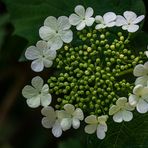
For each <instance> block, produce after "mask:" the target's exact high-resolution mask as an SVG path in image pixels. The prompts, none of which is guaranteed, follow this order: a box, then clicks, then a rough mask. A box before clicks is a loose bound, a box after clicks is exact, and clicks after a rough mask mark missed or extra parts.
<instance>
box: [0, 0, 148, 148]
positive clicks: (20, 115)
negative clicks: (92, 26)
mask: <svg viewBox="0 0 148 148" xmlns="http://www.w3.org/2000/svg"><path fill="white" fill-rule="evenodd" d="M6 1H7V2H6V3H5V0H3V1H0V148H57V147H59V148H69V147H71V148H73V147H77V148H79V147H84V145H85V144H86V145H87V144H88V143H85V142H84V143H85V144H84V145H83V146H82V145H80V142H79V140H78V139H80V137H83V135H82V134H79V133H82V132H78V133H76V132H74V131H73V130H71V131H70V132H66V133H64V135H63V136H62V137H61V138H59V139H56V138H54V137H53V136H52V134H51V131H50V130H47V129H44V128H43V127H42V126H41V118H42V116H41V114H40V110H41V108H38V109H31V108H29V107H28V106H27V105H26V102H25V101H26V100H25V99H24V98H23V97H22V95H21V90H22V88H23V87H24V85H26V84H28V83H29V82H30V80H31V79H32V77H33V76H35V75H36V74H35V73H34V72H32V71H31V69H30V62H26V61H23V60H22V58H20V57H23V56H22V55H23V53H24V50H25V49H26V47H27V46H28V45H29V43H28V40H27V39H25V38H24V37H22V36H19V33H15V27H16V26H15V27H14V25H13V23H12V21H11V13H13V9H10V7H7V6H9V5H8V4H9V1H11V0H6ZM13 1H14V0H13ZM20 1H21V0H20ZM43 1H44V0H43ZM92 1H93V0H92ZM129 1H130V0H129ZM139 1H141V0H139ZM14 2H15V1H14ZM16 2H17V1H16ZM23 2H24V1H23ZM28 2H29V1H28V0H27V1H26V3H25V6H26V7H25V6H24V9H26V10H27V9H28V7H29V5H28V6H27V3H28ZM38 2H39V0H38ZM59 2H60V0H59ZM110 2H111V0H110ZM30 3H32V2H30ZM143 3H144V5H145V8H146V19H145V22H144V26H143V28H142V29H143V30H144V31H145V32H148V16H147V12H148V1H147V0H143ZM15 4H16V5H17V3H15ZM18 5H19V4H18ZM11 6H13V5H11ZM121 7H122V5H121ZM14 9H15V8H14ZM72 9H73V8H72ZM135 9H136V8H135ZM137 9H138V6H137ZM9 10H10V11H9ZM26 13H27V11H26ZM13 16H15V17H17V16H18V17H21V14H18V13H17V11H16V12H15V13H13ZM22 17H23V15H22ZM22 19H23V18H22ZM43 20H44V18H43ZM30 21H31V20H30ZM19 23H21V21H20V22H19ZM21 25H22V28H23V27H24V25H25V24H23V23H21ZM39 25H41V24H39ZM37 27H38V26H37ZM19 31H20V32H21V30H19ZM33 33H34V32H33ZM35 33H36V32H35ZM35 33H34V34H35ZM25 35H27V32H26V34H25ZM25 35H24V36H25ZM37 35H38V34H37ZM28 36H29V34H28ZM39 75H41V76H42V77H44V78H45V79H46V78H48V77H49V71H48V70H45V71H44V72H42V73H40V74H39ZM147 126H148V124H147ZM82 139H83V138H82ZM94 147H95V146H94ZM100 147H102V148H104V146H100ZM110 147H112V146H110ZM117 147H120V145H118V146H117ZM127 147H128V146H127ZM131 147H132V144H131ZM131 147H130V148H131ZM133 147H134V146H133ZM137 147H138V146H137ZM106 148H108V146H106ZM125 148H126V147H125ZM139 148H140V146H139ZM145 148H146V147H145ZM147 148H148V145H147Z"/></svg>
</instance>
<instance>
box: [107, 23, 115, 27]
mask: <svg viewBox="0 0 148 148" xmlns="http://www.w3.org/2000/svg"><path fill="white" fill-rule="evenodd" d="M115 25H116V22H110V23H108V24H106V26H107V27H113V26H115Z"/></svg>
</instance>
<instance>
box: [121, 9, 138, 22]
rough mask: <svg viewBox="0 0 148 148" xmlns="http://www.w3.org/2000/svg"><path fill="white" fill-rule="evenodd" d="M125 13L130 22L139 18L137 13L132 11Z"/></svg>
mask: <svg viewBox="0 0 148 148" xmlns="http://www.w3.org/2000/svg"><path fill="white" fill-rule="evenodd" d="M123 15H124V17H125V18H126V20H127V21H128V22H129V23H131V22H133V21H134V20H135V19H136V18H137V15H136V14H135V13H134V12H132V11H125V12H124V14H123Z"/></svg>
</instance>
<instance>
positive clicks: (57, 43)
mask: <svg viewBox="0 0 148 148" xmlns="http://www.w3.org/2000/svg"><path fill="white" fill-rule="evenodd" d="M48 45H49V46H50V47H51V49H55V50H57V49H60V48H61V47H62V46H63V41H62V39H61V38H60V36H55V37H54V38H52V39H51V40H49V41H48Z"/></svg>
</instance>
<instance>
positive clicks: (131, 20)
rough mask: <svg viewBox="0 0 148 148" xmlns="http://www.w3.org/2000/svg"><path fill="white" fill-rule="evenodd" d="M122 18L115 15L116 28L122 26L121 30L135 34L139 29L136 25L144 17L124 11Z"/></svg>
mask: <svg viewBox="0 0 148 148" xmlns="http://www.w3.org/2000/svg"><path fill="white" fill-rule="evenodd" d="M123 15H124V17H123V16H121V15H117V19H116V26H122V29H123V30H128V32H136V31H137V30H138V29H139V26H138V25H137V23H139V22H141V21H142V20H143V19H144V15H140V16H138V17H137V15H136V14H135V13H134V12H132V11H125V12H124V13H123Z"/></svg>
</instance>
